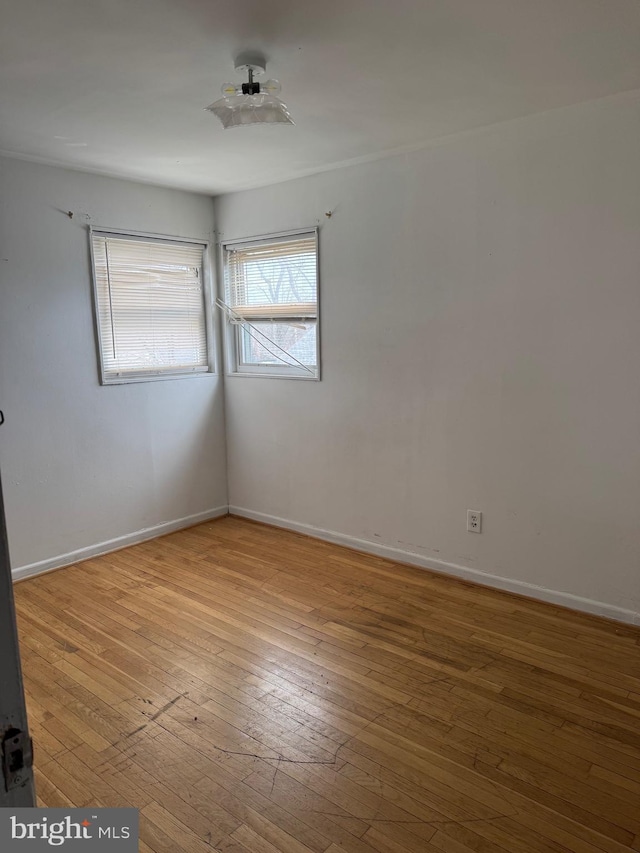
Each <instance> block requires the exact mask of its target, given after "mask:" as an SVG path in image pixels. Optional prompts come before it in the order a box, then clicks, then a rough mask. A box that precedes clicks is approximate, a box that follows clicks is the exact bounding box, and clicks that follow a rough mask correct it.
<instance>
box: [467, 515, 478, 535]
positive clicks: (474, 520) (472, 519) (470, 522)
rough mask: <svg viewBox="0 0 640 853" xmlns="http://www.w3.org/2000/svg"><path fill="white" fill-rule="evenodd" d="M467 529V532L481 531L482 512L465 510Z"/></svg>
mask: <svg viewBox="0 0 640 853" xmlns="http://www.w3.org/2000/svg"><path fill="white" fill-rule="evenodd" d="M467 530H468V531H469V533H482V513H481V512H480V511H479V510H477V509H468V510H467Z"/></svg>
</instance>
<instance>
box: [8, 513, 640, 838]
mask: <svg viewBox="0 0 640 853" xmlns="http://www.w3.org/2000/svg"><path fill="white" fill-rule="evenodd" d="M16 599H17V609H18V615H19V627H20V636H21V647H22V657H23V666H24V673H25V684H26V689H27V692H28V706H29V711H30V719H31V727H32V734H33V737H34V743H35V756H36V771H35V772H36V785H37V791H38V797H39V801H40V803H41V804H42V805H46V806H69V805H76V806H82V805H96V806H100V805H103V806H135V807H138V808H140V810H141V838H142V843H141V845H140V850H141V851H150V850H152V851H156V853H164V851H193V853H211V851H212V850H213V851H224V853H276V851H280V853H309V851H313V853H325V852H326V853H340V851H347V853H436V852H437V851H445V853H469V851H475V853H492V851H496V853H543V851H555V853H558V851H566V850H568V851H574V853H603V851H604V853H623V851H628V850H636V851H640V630H639V629H634V628H631V627H626V626H623V625H616V624H615V623H611V622H607V621H604V620H601V619H597V618H595V617H589V616H586V615H581V614H577V613H572V612H570V611H566V610H562V609H560V608H556V607H553V606H551V605H547V604H542V603H538V602H533V601H528V600H526V599H523V598H518V597H515V596H511V595H508V594H506V593H501V592H496V591H494V590H490V589H487V588H483V587H477V586H473V585H470V584H466V583H463V582H459V581H456V580H453V579H450V578H445V577H443V576H439V575H436V574H431V573H429V572H426V571H423V570H420V569H414V568H410V567H407V566H402V565H398V564H394V563H392V562H389V561H386V560H383V559H379V558H376V557H371V556H367V555H364V554H360V553H357V552H354V551H350V550H347V549H344V548H340V547H337V546H335V545H330V544H327V543H324V542H320V541H316V540H313V539H309V538H306V537H304V536H300V535H297V534H294V533H289V532H286V531H283V530H277V529H274V528H270V527H265V526H262V525H258V524H254V523H252V522H248V521H244V520H241V519H238V518H224V519H220V520H218V521H214V522H210V523H206V524H202V525H200V526H198V527H194V528H192V529H190V530H186V531H181V532H178V533H174V534H172V535H170V536H166V537H164V538H162V539H157V540H155V541H151V542H147V543H144V544H141V545H137V546H135V547H132V548H128V549H126V550H123V551H119V552H117V553H114V554H109V555H107V556H103V557H100V558H97V559H94V560H89V561H87V562H85V563H82V564H79V565H76V566H73V567H70V568H66V569H62V570H60V571H57V572H53V573H51V574H47V575H42V576H40V577H37V578H33V579H30V580H26V581H23V582H21V583H19V584H17V585H16Z"/></svg>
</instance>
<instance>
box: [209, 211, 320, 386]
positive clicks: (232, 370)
mask: <svg viewBox="0 0 640 853" xmlns="http://www.w3.org/2000/svg"><path fill="white" fill-rule="evenodd" d="M319 230H320V229H319V228H318V227H317V226H312V227H310V228H295V229H293V230H290V231H277V232H275V233H272V234H259V235H255V236H250V237H238V238H235V239H232V240H226V239H225V240H221V241H220V244H219V246H220V260H219V263H220V281H221V283H222V284H221V288H220V289H221V291H222V294H223V298H224V301H225V303H226V302H227V298H228V294H227V263H226V253H227V250H228V248H234V247H235V248H238V247H241V246H251V245H260V244H261V243H268V242H273V243H277V242H278V241H283V242H284V241H286V240H287V239H289V238H295V237H303V236H313V238H314V240H315V250H316V258H315V260H316V265H315V266H316V317H315V323H316V365H315V369H314V368H309V369H310V370H313V375H311V374H310V373H309V371H308V370H305V369H304V368H302V367H297V366H296V365H286V364H278V365H275V364H246V363H243V361H242V357H241V353H242V342H241V339H240V338H241V333H242V329H243V326H242V325H241V324H238V323H234V322H233V321H232V320H231V319H230V318H229V317H228V316H227V315H226V314H225V313H224V312H223V311H221V312H220V313H222V314H223V316H222V324H223V327H224V353H225V375H226V376H234V377H235V376H246V377H253V378H256V377H268V378H269V379H301V380H304V381H306V382H319V381H320V378H321V356H320V354H321V351H322V349H321V335H320V329H321V309H320V240H319ZM230 307H231V308H233V306H232V305H230ZM254 319H255V320H256V321H258V320H259V318H254ZM300 319H301V315H294V316H283V317H278V320H284V321H286V320H300Z"/></svg>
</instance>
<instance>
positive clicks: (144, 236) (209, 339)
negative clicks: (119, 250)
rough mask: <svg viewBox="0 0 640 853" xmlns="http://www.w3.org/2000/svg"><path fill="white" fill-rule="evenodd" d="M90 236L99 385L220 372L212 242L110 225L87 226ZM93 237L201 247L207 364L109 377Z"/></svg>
mask: <svg viewBox="0 0 640 853" xmlns="http://www.w3.org/2000/svg"><path fill="white" fill-rule="evenodd" d="M87 233H88V237H89V256H90V263H91V285H92V296H93V299H92V307H93V326H94V332H95V343H96V357H97V361H98V378H99V382H100V385H130V384H132V383H137V382H164V381H166V380H169V379H198V378H202V377H205V376H213V375H215V374H216V373H217V372H218V369H217V368H218V365H217V358H216V346H215V327H214V323H213V318H212V314H213V311H212V307H213V301H214V296H215V282H214V280H213V274H212V272H213V264H212V262H211V252H212V244H211V241H210V240H207V239H202V238H195V237H175V236H173V235H171V234H156V233H151V232H148V231H129V230H125V229H123V228H110V227H102V226H97V225H95V226H93V225H90V226H89V227H88V229H87ZM94 236H104V237H113V238H116V239H117V238H122V239H125V240H126V239H130V240H144V241H148V242H155V243H177V244H180V243H185V244H187V245H192V246H201V247H202V302H203V304H202V310H203V315H204V328H205V338H206V352H207V366H206V367H205V368H201V369H196V370H186V371H185V370H182V369H180V368H173V369H172V368H167V369H164V370H158V371H144V372H143V371H139V372H133V371H132V372H131V373H129V374H127V375H124V374H122V375H118V376H108V375H106V374H105V369H104V361H103V357H102V349H103V340H102V331H101V327H100V304H99V297H98V283H97V277H96V264H95V257H94V251H93V238H94Z"/></svg>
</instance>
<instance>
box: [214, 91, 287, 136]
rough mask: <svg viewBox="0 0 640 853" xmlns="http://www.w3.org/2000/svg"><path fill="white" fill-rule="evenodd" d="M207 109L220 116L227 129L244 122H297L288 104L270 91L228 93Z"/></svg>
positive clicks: (239, 125)
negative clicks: (253, 93)
mask: <svg viewBox="0 0 640 853" xmlns="http://www.w3.org/2000/svg"><path fill="white" fill-rule="evenodd" d="M205 109H207V110H209V111H210V112H212V113H213V114H214V115H216V116H218V118H219V119H220V121H221V122H222V126H223V127H224V128H225V129H226V128H229V127H241V126H242V125H244V124H295V122H294V121H293V119H292V118H291V115H290V113H289V110H288V109H287V106H286V104H284V103H283V102H282V101H281V100H280V98H277V97H276V96H275V95H271V94H269V93H268V92H261V93H260V94H258V95H228V96H226V97H224V98H220V100H219V101H215V102H214V103H213V104H210V105H209V106H208V107H206V108H205Z"/></svg>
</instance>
